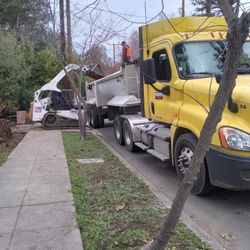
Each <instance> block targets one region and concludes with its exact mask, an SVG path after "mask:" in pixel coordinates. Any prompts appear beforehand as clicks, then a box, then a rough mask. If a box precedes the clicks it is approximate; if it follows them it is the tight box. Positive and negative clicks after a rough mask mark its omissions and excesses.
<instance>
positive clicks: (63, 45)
mask: <svg viewBox="0 0 250 250" xmlns="http://www.w3.org/2000/svg"><path fill="white" fill-rule="evenodd" d="M59 9H60V37H61V62H62V63H63V65H64V66H65V65H66V39H65V24H64V0H60V1H59Z"/></svg>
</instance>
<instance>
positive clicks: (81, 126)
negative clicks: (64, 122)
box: [78, 102, 86, 140]
mask: <svg viewBox="0 0 250 250" xmlns="http://www.w3.org/2000/svg"><path fill="white" fill-rule="evenodd" d="M78 119H79V129H80V139H81V140H83V139H84V138H86V112H85V110H84V109H83V111H82V108H81V102H79V103H78Z"/></svg>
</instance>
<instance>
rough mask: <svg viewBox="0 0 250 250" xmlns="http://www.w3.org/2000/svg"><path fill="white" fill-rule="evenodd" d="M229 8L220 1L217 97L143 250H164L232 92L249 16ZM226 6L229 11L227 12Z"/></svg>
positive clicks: (173, 231) (225, 3)
mask: <svg viewBox="0 0 250 250" xmlns="http://www.w3.org/2000/svg"><path fill="white" fill-rule="evenodd" d="M228 5H229V4H228V2H227V1H226V0H223V1H222V0H221V1H220V6H221V8H222V11H223V13H224V15H225V17H226V20H227V23H228V27H229V31H228V34H227V40H228V51H227V54H226V59H225V63H224V68H223V75H222V79H221V82H220V85H219V88H218V91H217V94H216V96H215V99H214V102H213V104H212V106H211V109H210V112H209V114H208V116H207V119H206V121H205V124H204V126H203V128H202V131H201V134H200V138H199V140H198V144H197V146H196V148H195V151H194V155H193V159H192V161H191V163H190V166H189V168H188V171H187V173H186V175H185V177H184V179H183V182H182V184H181V186H180V188H179V190H178V191H177V194H176V197H175V199H174V201H173V204H172V208H171V210H170V212H169V214H168V215H167V217H166V220H165V222H164V225H163V227H162V229H161V231H160V234H159V235H158V236H157V237H156V239H155V240H154V242H153V243H152V244H148V245H146V246H145V247H144V248H143V249H144V250H146V249H147V250H163V249H164V248H165V246H166V245H167V243H168V242H169V239H170V237H171V236H172V235H173V234H174V233H175V227H176V225H177V223H178V220H179V218H180V216H181V213H182V210H183V207H184V204H185V202H186V200H187V197H188V195H189V194H190V192H191V189H192V187H193V185H194V182H195V180H196V176H197V174H198V173H199V171H200V167H201V163H202V162H203V161H204V158H205V154H206V151H207V150H208V148H209V145H210V142H211V140H212V136H213V134H214V132H215V131H216V126H217V124H218V123H219V122H220V120H221V117H222V114H223V111H224V108H225V106H226V103H227V101H228V99H229V97H230V96H231V93H232V92H233V89H234V86H235V79H236V77H237V67H238V64H239V58H240V55H241V52H242V46H243V44H244V42H245V40H246V38H247V35H248V27H249V24H250V23H249V20H250V16H249V14H248V13H243V14H242V16H241V17H240V18H237V17H236V16H232V6H228ZM229 7H230V8H231V9H229V10H228V8H229Z"/></svg>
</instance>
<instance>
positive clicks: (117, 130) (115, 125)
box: [113, 116, 124, 145]
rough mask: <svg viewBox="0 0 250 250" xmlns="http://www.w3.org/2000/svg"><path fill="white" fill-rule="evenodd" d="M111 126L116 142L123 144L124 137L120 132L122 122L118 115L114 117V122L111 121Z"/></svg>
mask: <svg viewBox="0 0 250 250" xmlns="http://www.w3.org/2000/svg"><path fill="white" fill-rule="evenodd" d="M113 128H114V135H115V138H116V140H117V142H118V143H119V144H120V145H124V139H123V133H122V124H121V121H120V118H119V116H116V117H115V120H114V123H113Z"/></svg>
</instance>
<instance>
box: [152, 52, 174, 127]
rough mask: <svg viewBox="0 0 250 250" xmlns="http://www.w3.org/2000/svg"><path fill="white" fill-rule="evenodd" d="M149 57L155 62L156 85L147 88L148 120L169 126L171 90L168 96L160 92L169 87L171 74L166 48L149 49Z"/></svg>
mask: <svg viewBox="0 0 250 250" xmlns="http://www.w3.org/2000/svg"><path fill="white" fill-rule="evenodd" d="M150 52H151V57H152V58H153V59H154V62H155V69H156V83H155V84H154V87H155V88H153V87H152V86H148V102H149V103H148V106H149V111H150V118H151V119H153V120H155V121H158V122H164V123H168V124H170V123H171V121H172V119H173V117H172V110H173V109H172V105H171V103H172V102H171V99H172V98H171V90H170V94H168V95H167V94H163V93H162V92H161V90H162V89H163V88H164V87H166V86H167V85H169V86H170V85H171V80H172V74H171V66H170V61H169V57H168V53H167V49H166V48H159V47H157V48H153V49H150Z"/></svg>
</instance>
